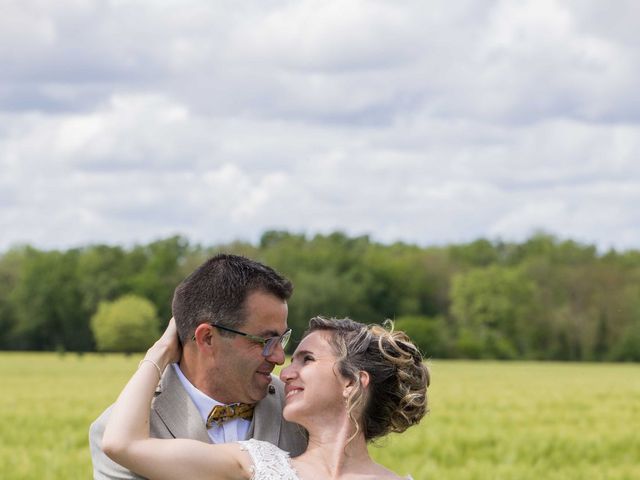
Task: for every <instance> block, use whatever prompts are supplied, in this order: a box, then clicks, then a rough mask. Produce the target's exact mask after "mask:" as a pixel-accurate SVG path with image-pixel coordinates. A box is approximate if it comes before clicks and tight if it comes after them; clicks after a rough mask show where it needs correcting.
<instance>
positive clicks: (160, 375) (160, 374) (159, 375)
mask: <svg viewBox="0 0 640 480" xmlns="http://www.w3.org/2000/svg"><path fill="white" fill-rule="evenodd" d="M145 362H149V363H150V364H151V365H153V366H154V367H156V370H158V379H160V378H162V370H160V367H159V366H158V364H157V363H156V362H154V361H153V360H149V359H148V358H144V359H142V360H140V363H139V364H138V368H140V365H142V364H143V363H145Z"/></svg>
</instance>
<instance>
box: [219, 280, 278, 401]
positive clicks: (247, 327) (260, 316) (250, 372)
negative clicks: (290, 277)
mask: <svg viewBox="0 0 640 480" xmlns="http://www.w3.org/2000/svg"><path fill="white" fill-rule="evenodd" d="M244 310H245V318H246V321H245V323H244V324H243V325H242V326H240V327H237V330H238V331H241V332H243V333H248V334H250V335H256V336H259V337H264V338H268V337H276V336H279V335H282V334H283V333H284V332H285V331H286V330H287V313H288V309H287V302H285V301H284V300H281V299H279V298H278V297H276V296H274V295H271V294H269V293H264V292H260V291H256V292H253V293H251V294H249V296H248V297H247V299H246V300H245V308H244ZM220 333H221V332H220V331H218V332H217V333H214V335H215V334H217V335H220ZM218 345H219V347H220V348H219V350H218V351H217V352H216V370H215V372H214V373H213V374H214V375H215V377H216V378H215V380H214V382H215V384H216V392H215V399H216V400H218V401H220V402H225V403H234V402H243V403H255V402H258V401H260V400H262V399H263V398H264V397H265V395H266V394H267V389H268V387H269V384H270V383H271V371H272V370H273V369H274V367H275V366H276V364H277V365H282V364H283V363H284V360H285V355H284V350H283V349H282V347H281V346H280V345H277V346H276V348H275V349H274V350H273V353H272V354H271V355H270V356H268V357H263V356H262V351H263V346H262V345H261V344H259V343H256V342H254V341H252V340H250V339H248V338H247V337H245V336H242V335H236V334H231V336H229V337H226V336H225V337H219V338H218Z"/></svg>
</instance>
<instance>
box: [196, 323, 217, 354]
mask: <svg viewBox="0 0 640 480" xmlns="http://www.w3.org/2000/svg"><path fill="white" fill-rule="evenodd" d="M193 336H194V337H195V342H196V345H198V348H212V347H214V345H215V342H214V338H213V328H211V326H210V325H208V324H206V323H201V324H200V325H198V326H197V327H196V331H195V332H193Z"/></svg>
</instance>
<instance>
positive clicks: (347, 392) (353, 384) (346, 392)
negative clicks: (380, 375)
mask: <svg viewBox="0 0 640 480" xmlns="http://www.w3.org/2000/svg"><path fill="white" fill-rule="evenodd" d="M369 381H370V377H369V374H368V373H367V372H365V371H364V370H360V371H359V372H358V378H357V380H349V381H348V382H347V385H346V386H345V387H344V389H343V390H342V396H343V397H344V398H345V399H346V398H349V397H350V396H351V394H352V392H353V391H354V389H355V388H357V387H358V385H362V388H364V389H366V388H367V387H368V386H369Z"/></svg>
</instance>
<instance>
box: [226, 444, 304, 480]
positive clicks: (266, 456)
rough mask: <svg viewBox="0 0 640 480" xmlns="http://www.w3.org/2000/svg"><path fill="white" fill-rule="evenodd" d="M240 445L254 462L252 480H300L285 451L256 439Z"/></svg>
mask: <svg viewBox="0 0 640 480" xmlns="http://www.w3.org/2000/svg"><path fill="white" fill-rule="evenodd" d="M238 443H240V445H241V448H242V449H243V450H246V451H247V452H248V453H249V455H250V456H251V460H253V467H252V470H253V474H252V475H251V480H300V478H299V477H298V475H297V474H296V471H295V470H294V469H293V467H292V466H291V462H290V459H289V454H288V453H287V452H285V451H284V450H281V449H279V448H278V447H276V446H275V445H273V444H271V443H269V442H263V441H261V440H255V439H251V440H244V441H241V442H238Z"/></svg>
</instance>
